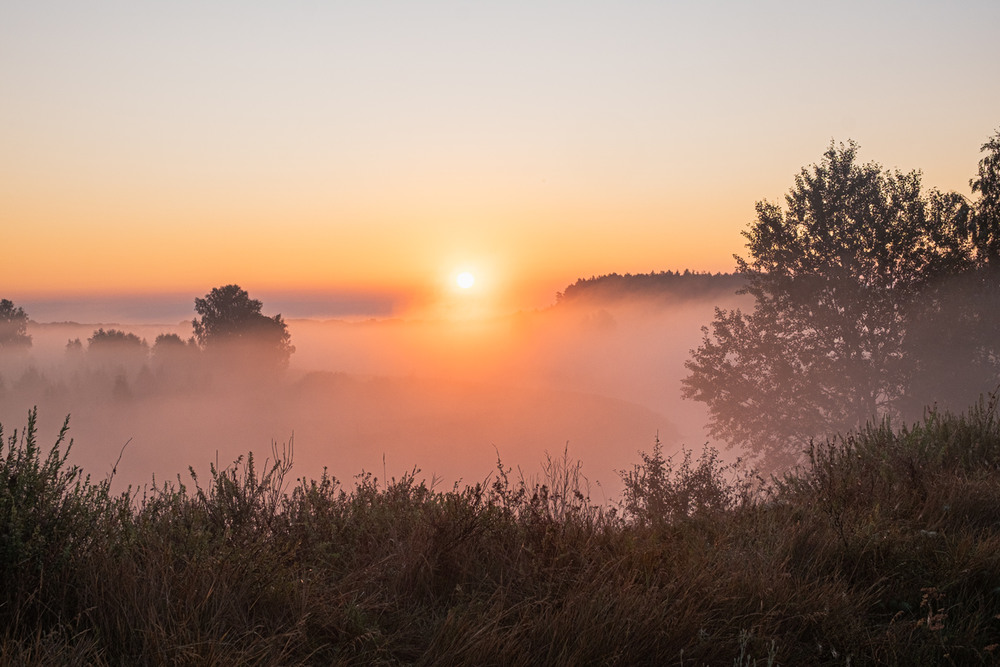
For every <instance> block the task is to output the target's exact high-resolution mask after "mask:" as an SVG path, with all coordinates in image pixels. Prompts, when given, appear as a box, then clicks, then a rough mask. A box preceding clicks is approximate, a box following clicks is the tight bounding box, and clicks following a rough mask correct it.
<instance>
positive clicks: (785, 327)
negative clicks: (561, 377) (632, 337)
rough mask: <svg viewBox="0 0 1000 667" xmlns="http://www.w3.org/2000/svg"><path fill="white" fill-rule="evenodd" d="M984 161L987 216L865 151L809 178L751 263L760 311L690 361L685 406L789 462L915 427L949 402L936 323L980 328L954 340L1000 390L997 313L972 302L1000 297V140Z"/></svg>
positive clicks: (978, 182) (720, 313)
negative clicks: (873, 428) (933, 390)
mask: <svg viewBox="0 0 1000 667" xmlns="http://www.w3.org/2000/svg"><path fill="white" fill-rule="evenodd" d="M983 150H984V151H986V152H987V157H986V158H984V160H983V162H981V163H980V175H979V178H978V179H974V180H973V182H972V186H973V191H974V192H976V193H979V194H980V198H979V200H978V201H976V202H970V201H969V200H967V199H966V198H964V197H962V196H961V195H959V194H956V193H942V192H939V191H938V190H934V189H931V190H924V189H923V188H922V184H921V177H920V173H919V172H909V173H901V172H899V171H887V170H885V169H883V168H882V167H881V166H880V165H878V164H875V163H867V164H862V163H860V162H859V161H858V160H857V146H856V145H855V144H854V143H848V144H846V145H844V144H839V145H833V144H831V146H830V147H829V149H828V150H827V151H826V152H825V154H824V156H823V159H822V160H821V161H820V163H819V164H816V165H812V166H811V167H808V168H804V169H802V170H801V171H800V173H799V174H798V175H797V176H796V177H795V182H794V185H793V187H792V188H791V190H790V191H789V193H788V194H787V195H786V197H785V208H784V209H782V208H781V207H780V206H778V205H777V204H774V203H769V202H758V204H757V207H756V210H757V216H756V220H755V221H754V222H752V223H751V224H750V226H749V229H748V230H746V231H744V233H743V235H744V236H745V237H746V239H747V241H748V243H747V248H748V250H749V257H748V258H747V259H744V258H742V257H737V258H736V260H737V270H738V272H739V273H740V274H741V275H742V276H744V277H745V278H746V281H747V283H746V284H747V287H746V288H745V292H746V293H749V294H750V295H752V296H753V297H754V300H755V305H754V310H753V312H751V313H743V312H741V311H740V310H735V311H725V310H721V309H717V310H716V317H715V320H714V321H713V322H712V324H711V328H708V327H706V328H704V329H703V332H704V337H703V340H702V344H701V346H700V347H699V348H698V349H696V350H694V351H693V352H692V357H691V359H690V360H689V361H688V362H687V363H686V366H687V368H688V370H689V371H690V372H691V373H690V375H689V376H688V377H686V378H685V379H684V380H683V389H682V391H683V395H684V396H685V397H686V398H691V399H695V400H699V401H703V402H705V403H706V404H707V405H708V408H709V418H710V422H709V425H708V427H709V432H710V433H711V434H712V435H713V436H714V437H718V438H720V439H722V440H724V441H726V442H728V443H729V444H730V445H733V446H740V447H742V448H744V449H746V450H748V452H749V453H752V454H755V455H758V456H760V457H763V458H765V459H768V460H769V462H770V463H775V464H780V463H787V462H789V460H790V459H791V458H793V457H794V456H795V454H796V450H798V451H801V450H802V449H804V448H805V446H806V444H807V443H808V441H809V439H810V438H813V437H819V436H824V435H828V434H831V433H833V432H836V431H842V430H845V429H850V428H855V427H857V426H860V425H862V424H864V423H865V422H866V421H868V420H870V419H873V418H876V419H878V418H884V417H890V418H900V417H911V418H912V417H913V416H914V415H913V414H912V411H913V410H914V406H915V405H923V404H925V402H930V401H934V400H938V398H939V397H938V396H933V395H923V396H918V395H916V393H915V391H914V389H915V387H916V386H917V385H921V384H922V386H923V388H924V389H928V388H930V386H931V385H932V384H933V380H931V381H928V380H929V378H932V377H933V376H934V375H935V373H940V371H941V370H942V368H941V366H942V363H941V362H940V361H939V359H940V358H941V352H942V350H941V349H940V347H938V346H935V344H934V335H931V333H932V332H930V331H929V330H927V329H926V327H923V329H921V324H922V323H926V322H936V323H937V324H938V325H941V324H945V323H944V322H943V321H942V320H943V319H944V318H955V317H959V316H961V318H962V321H964V322H966V323H967V324H969V325H970V326H969V328H966V329H956V328H955V327H954V326H951V327H948V326H946V329H945V330H946V331H949V332H950V333H951V334H953V335H954V337H956V338H958V339H961V341H962V342H963V343H964V344H965V346H966V347H968V348H969V350H968V351H967V354H966V357H967V361H966V362H965V363H964V364H963V365H964V367H965V368H966V371H971V372H972V373H973V374H974V375H975V376H977V377H978V378H979V379H980V381H979V383H978V385H984V384H988V383H989V382H995V381H996V379H997V377H998V365H997V363H996V362H997V358H996V352H997V348H996V347H995V345H996V343H995V342H994V341H997V340H1000V339H997V338H996V336H992V337H990V336H989V335H988V333H989V331H990V330H995V328H996V321H997V317H996V311H993V310H989V309H986V308H983V307H982V306H983V304H982V302H977V301H975V300H974V299H968V298H966V299H962V300H961V301H959V300H958V299H957V296H958V295H959V293H961V294H963V295H969V294H970V292H969V290H968V289H961V290H960V289H959V287H962V288H967V287H969V285H968V284H966V285H960V283H961V282H963V281H964V282H965V283H970V284H974V285H977V286H978V290H979V291H978V292H975V291H973V292H972V293H973V294H976V293H978V294H979V295H980V296H982V295H983V294H985V293H986V292H990V291H992V293H995V292H996V290H995V285H996V281H995V280H994V278H993V277H992V275H991V273H992V272H991V270H990V268H991V267H992V266H995V265H996V263H997V260H996V259H995V258H997V257H1000V253H998V250H1000V233H998V231H997V230H998V223H997V215H996V200H997V194H998V192H1000V188H998V182H1000V178H998V177H997V174H998V172H997V163H998V162H997V161H998V156H1000V135H998V138H997V139H994V140H991V142H989V143H987V144H986V145H985V146H984V147H983ZM994 300H995V297H994ZM957 304H961V305H957ZM954 322H955V320H952V323H954ZM973 324H974V325H975V326H972V325H973ZM956 344H957V343H956ZM945 352H946V351H945ZM986 362H989V363H986ZM947 363H948V362H947V361H945V362H944V364H945V365H947ZM984 363H986V365H983V364H984ZM968 374H969V373H968V372H966V373H964V376H965V377H966V379H968ZM920 377H922V378H923V380H921V381H920V382H915V379H916V378H920ZM974 398H975V397H972V399H973V400H974ZM967 399H968V397H963V400H967ZM916 416H919V413H918V414H917V415H916Z"/></svg>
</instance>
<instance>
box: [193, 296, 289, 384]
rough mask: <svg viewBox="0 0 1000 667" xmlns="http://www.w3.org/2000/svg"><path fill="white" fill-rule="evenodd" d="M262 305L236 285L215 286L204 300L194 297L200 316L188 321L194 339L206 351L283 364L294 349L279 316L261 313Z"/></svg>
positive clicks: (263, 364)
mask: <svg viewBox="0 0 1000 667" xmlns="http://www.w3.org/2000/svg"><path fill="white" fill-rule="evenodd" d="M262 307H263V304H262V303H261V302H260V301H258V300H257V299H251V298H250V295H249V294H248V293H247V292H246V290H243V289H241V288H240V286H239V285H226V286H224V287H216V288H214V289H212V291H211V292H209V293H208V294H206V295H205V298H204V299H195V300H194V308H195V311H196V312H197V313H198V314H199V315H200V316H201V318H200V319H195V320H193V321H192V322H191V324H192V326H193V327H194V335H195V339H196V340H197V341H198V344H199V345H201V346H202V348H204V349H205V350H206V351H211V352H215V353H218V355H220V356H225V357H231V356H235V357H238V358H242V359H244V360H245V359H246V355H247V354H253V355H254V356H253V357H252V358H251V359H252V360H253V361H256V362H257V363H258V364H260V365H262V366H275V367H284V366H287V365H288V359H289V357H290V356H291V355H292V353H293V352H295V346H293V345H292V344H291V335H290V334H289V333H288V327H287V325H286V324H285V322H284V321H283V320H282V319H281V315H275V316H274V317H268V316H266V315H263V314H261V308H262Z"/></svg>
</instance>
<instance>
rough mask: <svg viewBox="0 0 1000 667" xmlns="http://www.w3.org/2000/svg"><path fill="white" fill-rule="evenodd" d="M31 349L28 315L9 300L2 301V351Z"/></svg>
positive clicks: (0, 310)
mask: <svg viewBox="0 0 1000 667" xmlns="http://www.w3.org/2000/svg"><path fill="white" fill-rule="evenodd" d="M29 347H31V336H30V335H28V314H27V313H25V312H24V309H23V308H21V307H20V306H15V305H14V302H13V301H10V300H9V299H0V350H26V349H27V348H29Z"/></svg>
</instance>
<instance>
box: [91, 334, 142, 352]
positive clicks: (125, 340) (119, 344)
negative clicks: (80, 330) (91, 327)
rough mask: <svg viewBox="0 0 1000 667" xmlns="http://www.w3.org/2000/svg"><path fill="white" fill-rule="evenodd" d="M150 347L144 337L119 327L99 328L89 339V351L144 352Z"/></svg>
mask: <svg viewBox="0 0 1000 667" xmlns="http://www.w3.org/2000/svg"><path fill="white" fill-rule="evenodd" d="M148 349H149V345H148V344H147V343H146V340H145V339H144V338H139V337H138V336H136V335H135V334H134V333H127V332H125V331H119V330H118V329H108V330H107V331H105V330H104V329H103V328H101V329H98V330H97V331H95V332H94V333H93V335H91V337H90V338H88V339H87V351H88V352H111V353H115V352H123V351H131V352H143V353H145V352H146V351H147V350H148Z"/></svg>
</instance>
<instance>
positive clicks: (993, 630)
mask: <svg viewBox="0 0 1000 667" xmlns="http://www.w3.org/2000/svg"><path fill="white" fill-rule="evenodd" d="M67 428H68V424H67V426H65V427H64V429H63V431H62V432H61V433H60V435H59V437H58V439H57V442H56V443H55V444H54V445H53V446H52V447H51V448H49V449H48V450H47V451H44V450H43V448H41V447H40V446H39V444H38V442H37V441H36V429H35V413H34V411H32V412H31V413H30V414H29V415H28V421H27V425H26V427H25V428H24V429H23V430H20V431H15V432H14V433H13V434H11V435H10V436H4V435H3V431H2V429H0V447H2V448H0V530H2V533H0V577H2V587H0V596H2V597H0V628H2V630H0V663H2V664H25V665H44V664H95V665H143V664H148V665H161V664H199V665H214V664H218V665H232V664H245V665H278V664H280V665H296V664H324V665H326V664H344V665H355V664H356V665H369V664H387V665H394V664H476V665H491V664H494V665H521V664H523V665H535V664H555V665H560V664H562V665H578V664H612V665H615V664H620V665H633V664H639V665H641V664H651V665H652V664H656V665H663V664H666V665H741V666H749V665H762V666H763V665H798V664H817V665H847V664H852V665H864V664H889V665H892V664H898V665H912V664H957V665H968V664H994V663H996V662H998V659H997V656H998V655H1000V510H998V509H997V508H998V507H1000V421H998V417H997V406H996V403H995V402H992V401H991V402H986V403H982V404H980V405H978V406H975V407H974V408H973V409H971V410H970V411H969V412H968V413H966V414H964V415H950V414H938V413H933V412H932V413H929V414H928V415H927V417H926V418H925V419H924V421H923V422H921V423H919V424H917V425H914V426H912V427H910V428H903V429H893V428H891V427H890V425H889V424H880V425H873V426H870V427H868V428H867V429H865V430H864V431H862V432H859V433H855V434H850V435H847V436H845V437H838V438H835V439H831V440H829V441H827V442H824V443H816V444H814V445H813V446H811V447H810V449H809V451H808V453H807V455H808V456H807V462H806V463H805V464H804V465H803V466H801V467H800V468H798V469H796V470H793V471H791V472H789V473H788V474H786V475H784V476H782V477H781V478H779V479H771V480H763V479H760V478H759V477H756V476H755V475H754V474H753V473H752V471H749V470H745V469H744V468H743V467H742V466H741V465H739V464H736V465H733V466H725V465H723V464H721V463H720V462H719V460H718V456H717V454H716V453H715V452H714V451H713V450H711V449H706V450H705V451H704V452H702V453H701V454H700V455H699V456H697V457H696V456H695V455H694V453H692V452H690V451H683V452H681V453H680V455H679V457H677V459H676V460H675V459H674V458H671V457H665V456H664V455H663V453H662V450H661V449H660V447H659V445H658V443H657V444H654V447H653V450H652V452H649V453H644V454H641V455H640V461H639V462H638V463H637V464H636V465H635V466H634V467H633V469H632V470H629V471H623V473H622V478H623V481H624V482H625V487H626V492H625V497H624V499H623V501H622V503H621V504H620V505H619V506H616V507H608V506H602V505H596V504H594V503H592V502H591V501H590V499H589V497H588V494H587V490H586V484H585V482H586V480H585V478H583V476H582V474H581V472H580V466H579V464H578V463H574V462H571V461H570V460H569V459H568V457H567V456H566V455H565V454H564V455H563V457H562V458H561V459H560V458H555V459H553V458H549V459H548V461H547V463H546V464H545V465H544V466H543V469H542V474H541V476H540V478H539V479H537V480H526V479H525V478H524V476H523V475H522V476H519V478H518V479H516V480H512V478H511V475H510V473H511V471H510V470H509V469H507V468H505V467H504V466H503V465H502V464H500V463H499V462H498V467H497V470H496V472H495V473H494V475H493V476H492V477H491V478H490V479H488V480H485V481H484V482H482V483H480V484H475V485H469V486H464V487H458V486H456V487H453V488H451V489H448V490H438V489H436V488H435V487H434V485H433V484H428V483H427V482H426V481H424V480H422V479H421V478H420V477H419V471H416V470H414V471H413V472H412V473H410V474H406V475H404V476H403V477H402V478H400V479H395V478H393V479H389V480H379V479H377V478H375V477H373V476H372V475H370V474H368V473H362V474H361V475H359V476H358V477H356V478H355V479H354V480H353V482H352V483H350V484H349V485H344V484H342V483H341V482H340V481H338V480H336V479H334V478H333V477H331V476H329V475H327V474H325V473H324V474H323V475H322V476H321V477H320V478H319V479H310V480H306V479H299V480H294V481H293V480H291V479H290V472H291V460H292V452H291V448H290V447H289V448H286V449H279V448H277V447H275V448H274V450H273V451H272V452H271V456H270V457H269V459H268V460H267V461H266V462H265V463H264V465H263V466H260V465H258V462H257V461H256V460H255V459H254V457H253V456H252V455H247V456H246V457H245V458H241V459H239V460H237V461H236V462H234V463H233V465H231V466H229V467H226V468H223V469H218V468H216V467H212V468H211V469H210V475H209V477H208V478H207V479H205V480H199V479H198V478H197V476H196V475H195V474H194V472H193V471H192V472H191V474H190V475H189V478H188V479H187V480H186V481H182V480H181V479H180V478H178V479H177V480H176V481H175V482H168V483H160V484H158V485H154V486H152V487H151V489H150V490H148V491H146V492H144V493H143V494H141V495H140V494H136V493H134V492H127V493H124V494H121V495H117V496H115V495H113V494H111V492H110V490H109V489H110V479H109V480H104V481H101V482H96V483H95V482H92V481H91V480H90V479H89V478H88V477H86V476H84V474H83V472H82V471H81V470H79V469H78V468H75V467H73V466H69V465H68V464H67V455H68V453H69V449H70V446H71V443H69V444H67V443H66V440H65V437H66V429H67Z"/></svg>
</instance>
